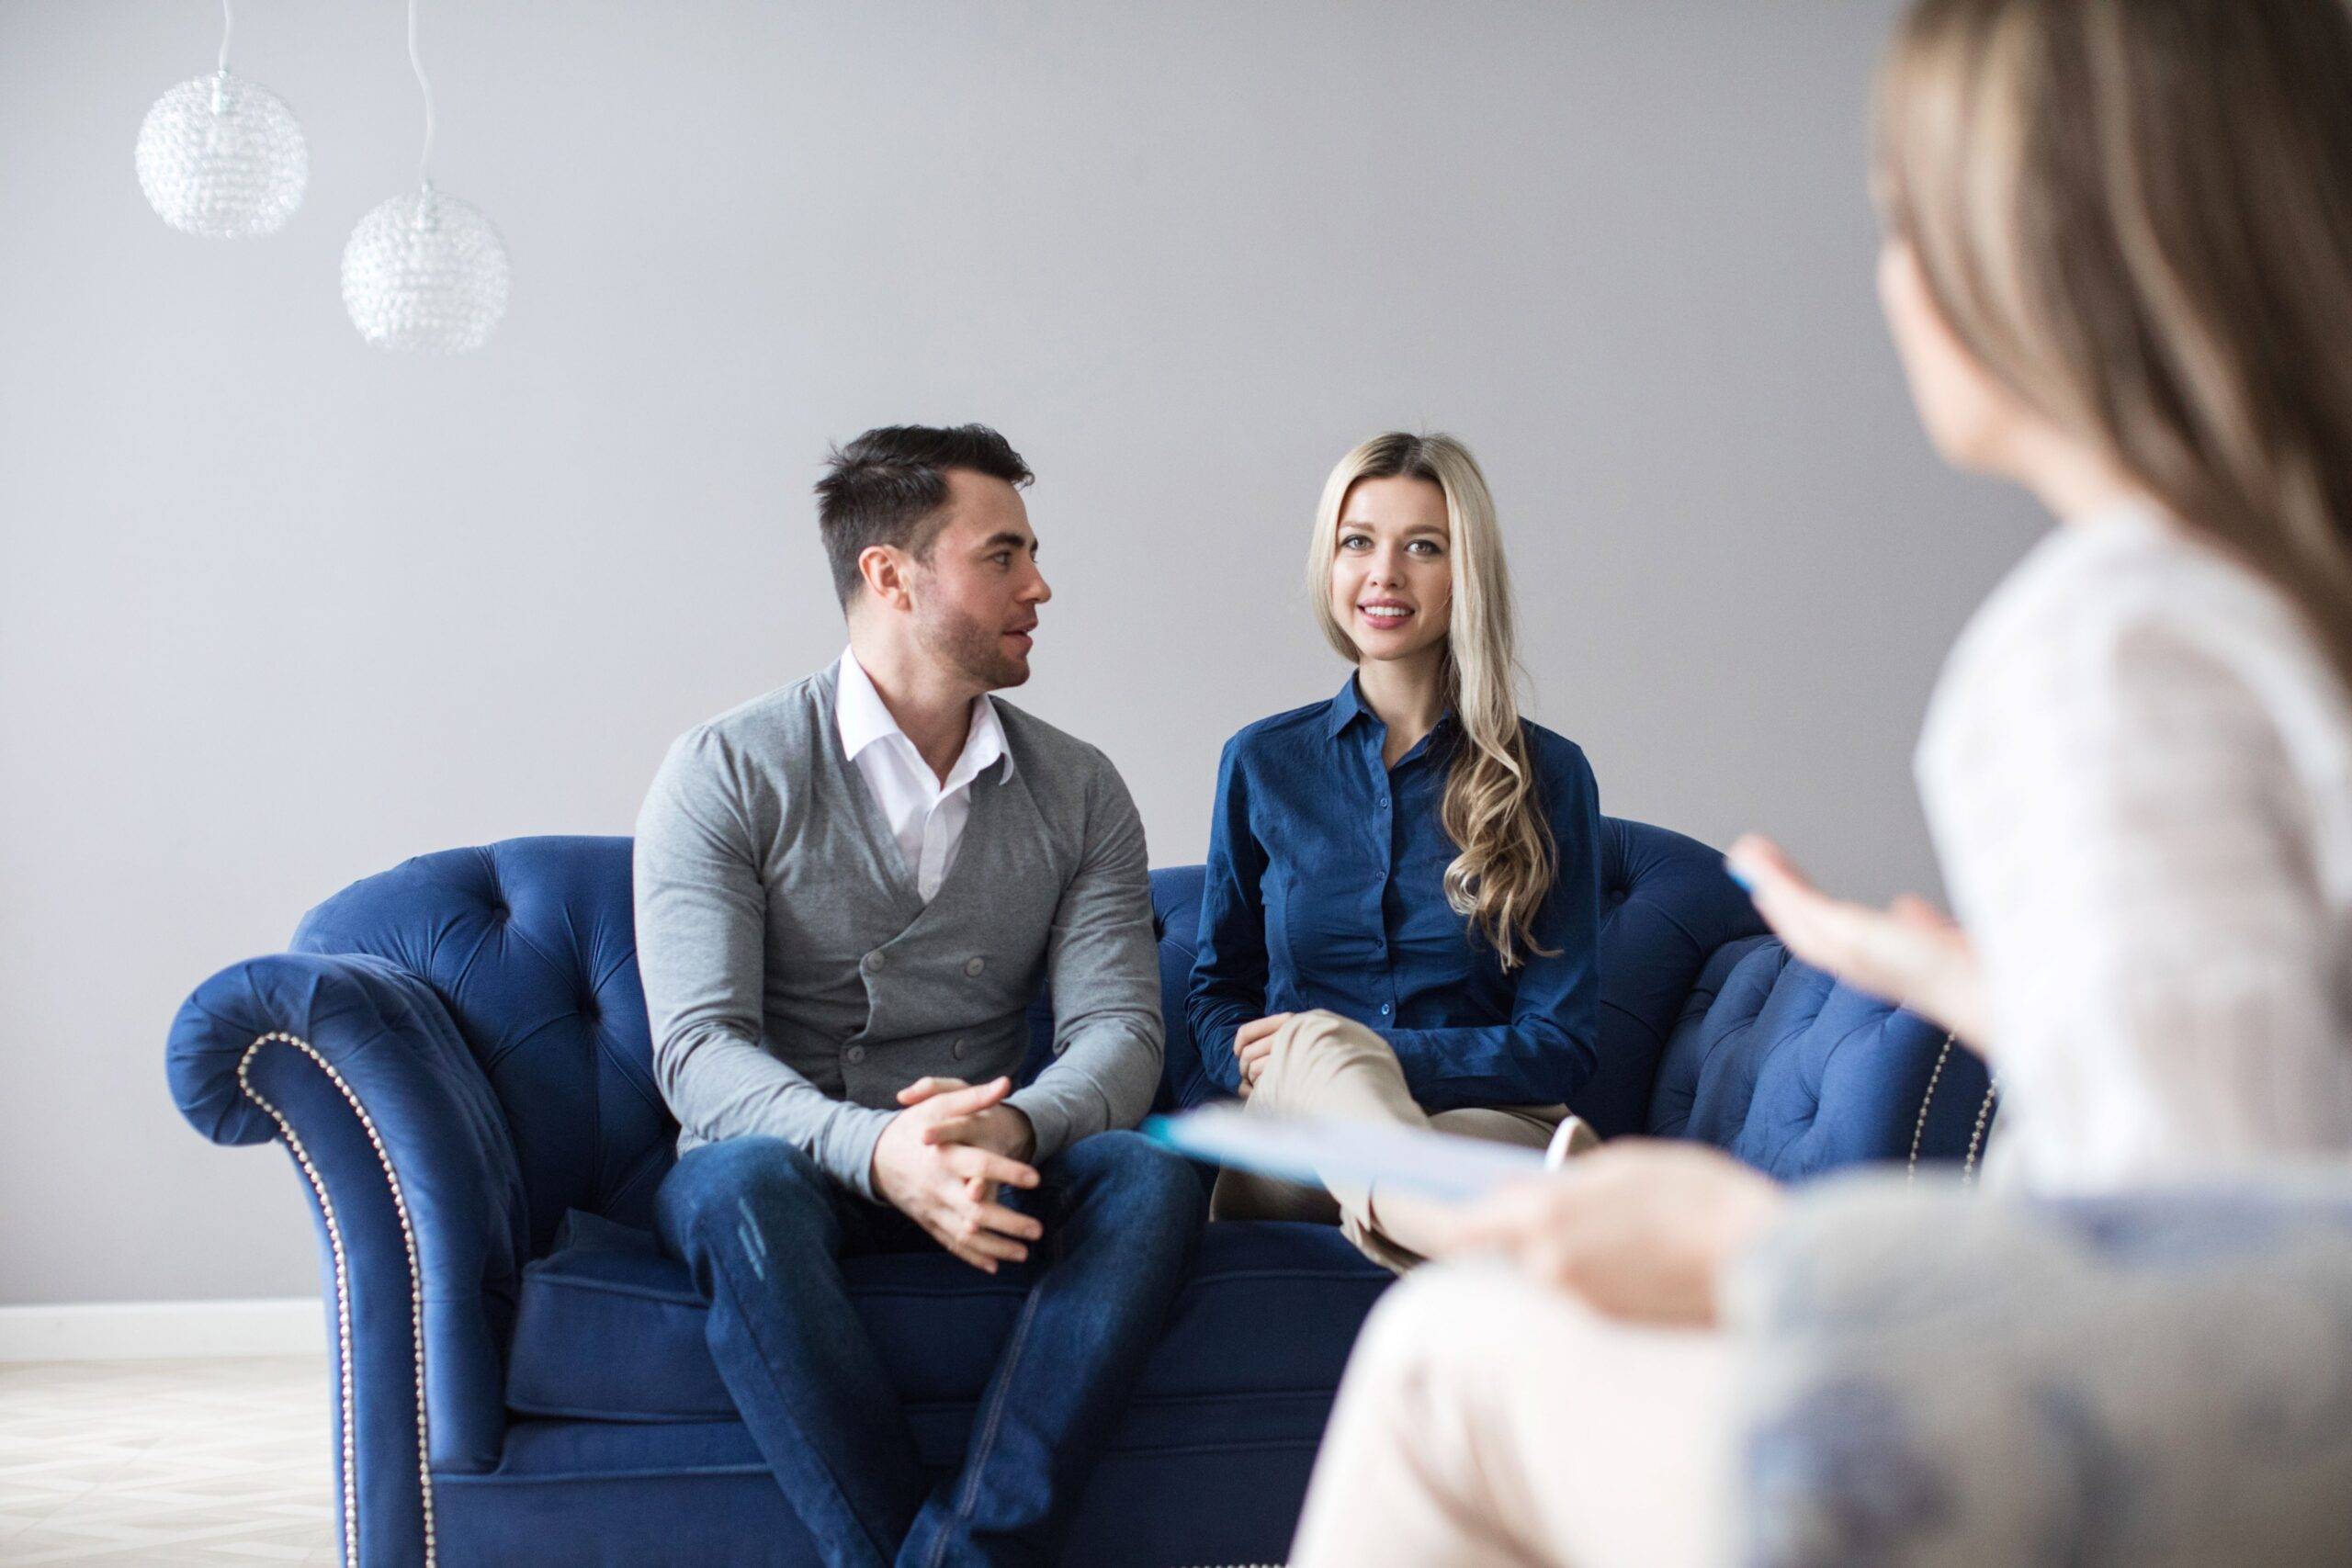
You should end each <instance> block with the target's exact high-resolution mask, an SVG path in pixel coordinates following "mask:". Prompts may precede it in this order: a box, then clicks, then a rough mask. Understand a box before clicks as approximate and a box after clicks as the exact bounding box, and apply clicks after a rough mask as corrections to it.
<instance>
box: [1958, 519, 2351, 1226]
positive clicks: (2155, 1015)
mask: <svg viewBox="0 0 2352 1568" xmlns="http://www.w3.org/2000/svg"><path fill="white" fill-rule="evenodd" d="M1918 764H1919V778H1920V785H1921V792H1922V795H1923V797H1924V799H1925V802H1926V805H1927V808H1928V821H1929V823H1930V825H1931V826H1932V828H1933V829H1934V830H1935V837H1936V844H1937V850H1938V853H1939V859H1940V860H1941V862H1942V863H1943V867H1944V873H1945V876H1946V878H1947V880H1948V882H1949V883H1950V886H1951V895H1952V900H1953V903H1954V905H1955V907H1956V908H1957V909H1958V912H1959V914H1960V917H1961V920H1962V924H1963V925H1965V926H1966V927H1967V928H1968V929H1969V931H1970V932H1971V933H1972V935H1973V937H1974V938H1975V942H1976V948H1977V953H1978V957H1979V959H1980V960H1981V962H1982V964H1983V966H1984V975H1985V993H1986V1001H1987V1003H1988V1005H1989V1008H1990V1021H1989V1023H1988V1026H1987V1027H1988V1029H1989V1030H1990V1032H1991V1035H1992V1038H1991V1039H1990V1040H1989V1041H1987V1042H1986V1055H1988V1056H1989V1057H1990V1058H1991V1061H1992V1064H1993V1066H1994V1068H1995V1070H1996V1072H1997V1073H1998V1074H1999V1075H2000V1079H2001V1086H2002V1103H2001V1107H2000V1114H1999V1117H1998V1119H1997V1120H1996V1122H1995V1123H1994V1129H1995V1130H1994V1145H1993V1147H1992V1149H1991V1151H1990V1153H1989V1154H1988V1156H1987V1167H1988V1171H1992V1172H1998V1173H1999V1174H2000V1175H2002V1176H2004V1177H2007V1178H2008V1179H2021V1180H2023V1181H2025V1182H2026V1183H2028V1184H2029V1185H2032V1186H2038V1187H2041V1188H2045V1189H2049V1188H2073V1189H2082V1188H2094V1187H2112V1186H2117V1185H2121V1184H2124V1183H2128V1182H2132V1181H2145V1180H2151V1179H2170V1178H2186V1177H2188V1175H2189V1174H2191V1173H2195V1172H2202V1171H2208V1170H2213V1169H2216V1168H2226V1167H2231V1166H2237V1165H2246V1164H2255V1163H2260V1162H2262V1161H2265V1160H2271V1159H2280V1158H2288V1157H2292V1156H2321V1157H2334V1158H2341V1157H2343V1156H2344V1155H2345V1154H2346V1153H2347V1152H2352V699H2348V698H2347V694H2346V690H2345V687H2344V685H2343V683H2342V682H2340V681H2339V680H2338V679H2337V677H2336V675H2335V671H2334V669H2333V667H2332V666H2330V664H2329V663H2328V661H2327V660H2326V659H2325V657H2324V655H2323V654H2322V653H2321V651H2320V649H2319V647H2318V645H2317V644H2316V643H2315V642H2314V641H2313V640H2312V637H2311V635H2310V634H2309V633H2308V632H2307V631H2305V630H2304V629H2303V627H2302V625H2301V621H2300V619H2299V616H2298V615H2297V613H2296V612H2295V611H2294V610H2293V608H2292V607H2291V606H2290V604H2288V602H2287V601H2286V600H2285V599H2284V598H2283V597H2282V596H2281V595H2280V594H2279V593H2278V591H2277V590H2276V589H2274V588H2272V587H2271V586H2270V585H2269V584H2268V583H2267V582H2266V581H2263V580H2262V579H2260V578H2257V577H2256V576H2255V575H2254V574H2253V573H2252V572H2251V571H2249V570H2246V569H2245V568H2244V567H2241V566H2238V565H2236V564H2234V563H2233V562H2232V561H2230V560H2229V559H2228V558H2225V557H2223V556H2222V555H2221V554H2219V553H2218V552H2216V551H2214V550H2211V549H2209V548H2207V547H2203V546H2201V545H2199V544H2197V543H2196V542H2194V541H2193V540H2192V539H2190V538H2189V537H2188V536H2186V535H2185V534H2184V533H2183V532H2182V531H2181V530H2180V529H2178V528H2177V526H2176V525H2173V524H2171V523H2170V522H2169V521H2168V520H2166V519H2165V518H2163V517H2161V516H2158V515H2156V514H2154V513H2149V512H2147V511H2144V510H2142V509H2138V508H2133V507H2124V508H2119V509H2118V510H2117V511H2115V512H2114V513H2111V514H2109V515H2103V516H2100V517H2098V518H2095V519H2089V520H2086V521H2083V522H2080V523H2075V524H2071V525H2066V526H2063V527H2060V528H2058V529H2057V530H2055V531H2054V532H2053V533H2052V534H2051V536H2049V537H2048V538H2046V539H2044V540H2043V541H2042V542H2041V544H2040V545H2038V546H2036V547H2035V548H2034V549H2033V551H2032V552H2031V553H2030V554H2029V555H2028V556H2027V557H2026V558H2025V559H2024V561H2023V562H2021V563H2020V564H2019V565H2018V568H2017V569H2016V570H2015V571H2013V572H2012V573H2011V574H2010V576H2009V578H2008V580H2007V581H2005V582H2004V583H2003V584H2002V585H2001V587H2000V588H1999V589H1997V590H1996V591H1995V592H1994V593H1993V595H1992V597H1991V598H1989V599H1988V600H1986V601H1985V605H1984V607H1983V608H1982V609H1980V610H1979V611H1978V612H1977V614H1976V617H1975V619H1974V621H1973V623H1972V624H1971V625H1970V626H1969V628H1968V630H1967V632H1966V633H1964V634H1963V635H1962V637H1961V639H1960V641H1959V643H1958V644H1957V645H1956V646H1955V647H1954V649H1953V650H1952V654H1951V661H1950V663H1949V664H1948V665H1947V666H1946V669H1945V673H1944V676H1943V679H1942V681H1941V682H1940V683H1939V685H1938V686H1937V688H1936V695H1935V701H1934V703H1933V704H1932V705H1931V707H1930V710H1929V716H1928V724H1927V729H1926V733H1925V735H1924V737H1923V739H1922V740H1921V744H1920V749H1919V756H1918Z"/></svg>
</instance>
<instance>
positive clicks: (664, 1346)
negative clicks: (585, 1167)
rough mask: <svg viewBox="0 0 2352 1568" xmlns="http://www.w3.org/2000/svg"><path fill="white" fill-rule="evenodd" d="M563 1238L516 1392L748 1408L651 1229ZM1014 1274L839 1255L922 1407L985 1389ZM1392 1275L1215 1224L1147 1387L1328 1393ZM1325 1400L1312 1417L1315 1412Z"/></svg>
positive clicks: (682, 1411)
mask: <svg viewBox="0 0 2352 1568" xmlns="http://www.w3.org/2000/svg"><path fill="white" fill-rule="evenodd" d="M558 1240H559V1245H558V1247H557V1249H556V1250H555V1251H553V1252H551V1253H550V1254H548V1256H547V1257H545V1258H540V1259H538V1260H537V1262H534V1263H532V1264H531V1265H529V1267H528V1268H526V1269H525V1270H524V1277H523V1289H522V1294H521V1298H520V1301H519V1303H518V1304H517V1308H516V1316H515V1338H514V1344H513V1349H512V1353H511V1354H510V1356H509V1358H508V1363H507V1378H506V1402H507V1404H508V1406H509V1407H510V1408H511V1409H513V1410H515V1411H516V1412H518V1413H520V1414H524V1415H529V1416H546V1417H571V1418H585V1419H594V1420H605V1421H711V1420H729V1421H731V1420H733V1419H734V1418H735V1405H734V1402H733V1401H732V1400H731V1399H729V1397H728V1393H727V1389H726V1385H725V1384H723V1383H722V1382H719V1378H718V1369H717V1368H716V1367H715V1366H714V1365H713V1364H712V1362H711V1359H710V1354H709V1351H708V1350H707V1348H705V1345H704V1342H703V1323H704V1316H705V1313H706V1308H705V1307H704V1304H703V1302H702V1298H701V1296H700V1294H699V1293H698V1292H696V1291H695V1285H694V1280H692V1279H691V1278H690V1277H689V1276H688V1275H687V1272H686V1269H685V1267H684V1265H683V1264H681V1263H678V1262H677V1261H675V1260H674V1259H673V1258H669V1257H667V1256H665V1255H664V1254H663V1253H662V1250H661V1248H660V1247H659V1246H658V1244H657V1243H656V1242H655V1240H654V1238H653V1236H652V1235H650V1234H649V1233H647V1232H645V1231H641V1230H638V1229H636V1228H634V1227H632V1226H627V1225H619V1224H613V1223H611V1222H610V1221H606V1220H602V1219H598V1218H596V1217H595V1216H593V1215H587V1214H573V1215H571V1216H569V1217H567V1219H566V1221H565V1223H564V1225H563V1228H562V1230H561V1232H560V1235H559V1238H558ZM1012 1272H1013V1271H1012V1270H1008V1271H1007V1274H1006V1275H1005V1276H1000V1277H997V1278H990V1277H989V1276H988V1275H985V1274H980V1273H978V1272H975V1271H974V1270H973V1269H970V1268H968V1267H967V1266H966V1265H964V1264H961V1263H958V1262H956V1260H955V1259H954V1258H950V1257H948V1256H947V1255H946V1254H944V1253H940V1252H910V1253H890V1254H883V1255H879V1256H876V1257H867V1258H851V1259H849V1260H847V1261H846V1262H845V1263H844V1264H843V1265H842V1273H843V1274H844V1275H845V1276H846V1277H847V1279H848V1281H849V1288H850V1297H851V1299H852V1300H853V1301H854V1303H856V1305H857V1309H858V1313H859V1315H860V1316H861V1317H863V1318H864V1319H865V1326H866V1330H867V1332H868V1333H869V1334H871V1335H872V1336H873V1338H874V1342H875V1345H876V1348H877V1349H878V1350H879V1351H880V1352H881V1357H882V1362H883V1365H884V1366H886V1367H887V1368H888V1369H889V1372H890V1377H891V1381H892V1382H893V1384H894V1385H895V1386H896V1388H897V1390H898V1393H899V1398H900V1399H901V1400H903V1401H905V1402H906V1403H907V1404H908V1405H909V1406H910V1407H919V1406H926V1405H959V1404H970V1403H973V1402H975V1401H977V1400H978V1398H979V1395H980V1392H981V1390H982V1388H983V1387H984V1386H985V1384H986V1383H987V1382H988V1377H989V1371H991V1370H992V1369H993V1368H994V1367H995V1365H996V1359H997V1352H998V1350H999V1348H1001V1346H1002V1345H1003V1343H1004V1339H1005V1337H1006V1335H1007V1334H1009V1333H1010V1332H1011V1331H1012V1321H1013V1318H1014V1317H1015V1316H1016V1315H1017V1314H1018V1313H1019V1311H1020V1307H1021V1299H1022V1286H1021V1284H1020V1283H1019V1281H1018V1280H1017V1279H1015V1278H1013V1277H1012ZM1388 1281H1389V1275H1388V1273H1387V1271H1386V1270H1385V1269H1381V1268H1379V1267H1378V1266H1377V1265H1374V1264H1372V1263H1369V1262H1367V1261H1366V1260H1365V1259H1364V1258H1362V1257H1361V1256H1359V1255H1358V1254H1357V1252H1356V1251H1355V1249H1354V1248H1353V1247H1350V1246H1349V1245H1348V1243H1347V1242H1346V1240H1345V1239H1344V1238H1342V1237H1341V1236H1340V1233H1339V1232H1338V1231H1336V1230H1333V1229H1330V1228H1329V1227H1325V1226H1319V1225H1299V1224H1217V1225H1211V1226H1209V1227H1208V1228H1207V1230H1206V1231H1205V1232H1204V1235H1203V1237H1202V1241H1201V1248H1200V1256H1199V1258H1198V1259H1197V1260H1196V1262H1195V1264H1194V1268H1193V1279H1192V1281H1191V1283H1190V1284H1188V1285H1187V1286H1186V1287H1185V1289H1184V1292H1183V1293H1182V1295H1181V1296H1180V1297H1179V1298H1178V1299H1177V1303H1176V1306H1175V1308H1174V1310H1173V1313H1172V1314H1171V1316H1170V1322H1169V1326H1168V1332H1167V1333H1166V1335H1165V1336H1163V1337H1162V1338H1161V1340H1160V1343H1159V1348H1157V1349H1156V1350H1155V1351H1154V1353H1153V1356H1152V1359H1151V1361H1150V1363H1149V1365H1148V1368H1147V1369H1146V1371H1145V1374H1144V1383H1143V1388H1142V1390H1141V1393H1142V1394H1143V1395H1148V1396H1149V1397H1151V1398H1154V1399H1159V1400H1167V1401H1171V1402H1186V1401H1202V1400H1216V1399H1221V1398H1224V1397H1227V1396H1242V1395H1246V1396H1266V1397H1268V1398H1269V1399H1270V1400H1272V1401H1273V1403H1274V1404H1276V1405H1279V1398H1278V1397H1277V1396H1283V1395H1289V1394H1296V1393H1306V1392H1313V1393H1317V1396H1318V1400H1328V1398H1329V1392H1330V1390H1331V1389H1332V1388H1334V1387H1336V1386H1337V1385H1338V1382H1339V1378H1340V1369H1341V1368H1342V1367H1343V1366H1344V1365H1345V1364H1346V1361H1347V1355H1348V1348H1349V1346H1350V1345H1351V1344H1352V1343H1353V1341H1354V1339H1355V1334H1356V1329H1357V1327H1358V1326H1359V1325H1361V1324H1362V1323H1363V1315H1364V1314H1365V1313H1367V1312H1369V1311H1370V1310H1371V1309H1372V1303H1373V1300H1374V1297H1375V1296H1377V1295H1378V1294H1379V1293H1380V1292H1381V1290H1382V1289H1383V1288H1384V1287H1385V1286H1386V1285H1387V1283H1388ZM1319 1409H1320V1405H1319V1404H1318V1405H1317V1411H1316V1412H1310V1413H1309V1414H1310V1415H1312V1416H1314V1418H1315V1419H1317V1420H1318V1421H1319V1419H1320V1415H1319Z"/></svg>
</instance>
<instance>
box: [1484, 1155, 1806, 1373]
mask: <svg viewBox="0 0 2352 1568" xmlns="http://www.w3.org/2000/svg"><path fill="white" fill-rule="evenodd" d="M1782 1201H1784V1200H1783V1198H1782V1195H1781V1189H1780V1187H1779V1186H1778V1185H1777V1184H1776V1183H1775V1182H1773V1180H1772V1179H1770V1177H1767V1176H1764V1175H1762V1174H1760V1173H1758V1172H1757V1171H1755V1170H1752V1169H1750V1168H1748V1167H1747V1166H1744V1165H1742V1164H1740V1163H1739V1162H1738V1161H1737V1160H1736V1159H1734V1158H1732V1157H1731V1156H1729V1155H1726V1154H1724V1153H1723V1152H1721V1151H1720V1150H1718V1149H1715V1148H1713V1147H1712V1146H1710V1145H1704V1144H1690V1143H1679V1142H1669V1141H1666V1140H1654V1139H1647V1138H1628V1139H1624V1140H1622V1141H1620V1142H1617V1143H1613V1144H1611V1145H1608V1146H1607V1147H1606V1148H1602V1149H1599V1150H1596V1151H1595V1152H1593V1153H1592V1154H1589V1155H1587V1156H1583V1157H1581V1158H1578V1159H1576V1160H1573V1161H1571V1162H1570V1163H1569V1164H1568V1165H1567V1167H1566V1168H1564V1169H1562V1170H1560V1171H1557V1172H1555V1173H1554V1174H1552V1175H1549V1176H1546V1177H1544V1178H1543V1179H1540V1180H1533V1181H1524V1182H1518V1183H1514V1184H1513V1185H1511V1186H1509V1187H1506V1188H1503V1189H1500V1190H1498V1191H1496V1192H1494V1193H1492V1194H1490V1195H1488V1196H1487V1197H1485V1198H1482V1199H1479V1200H1477V1201H1474V1202H1472V1203H1469V1204H1466V1205H1464V1207H1463V1208H1462V1209H1461V1210H1460V1212H1459V1213H1460V1220H1459V1223H1458V1224H1456V1225H1455V1226H1454V1228H1453V1234H1452V1238H1451V1242H1450V1244H1449V1245H1447V1246H1446V1247H1444V1248H1443V1250H1444V1251H1445V1252H1446V1253H1447V1254H1448V1255H1449V1256H1460V1255H1462V1254H1464V1253H1472V1252H1489V1251H1499V1252H1501V1253H1503V1254H1505V1255H1506V1256H1508V1257H1509V1258H1511V1259H1512V1260H1513V1261H1514V1262H1516V1263H1517V1264H1518V1265H1519V1266H1520V1268H1521V1269H1524V1270H1525V1271H1526V1272H1527V1273H1529V1274H1530V1275H1532V1276H1533V1277H1534V1278H1536V1279H1537V1280H1542V1281H1543V1282H1544V1283H1545V1284H1548V1285H1552V1286H1555V1287H1557V1288H1558V1289H1561V1290H1564V1291H1567V1292H1572V1293H1574V1294H1575V1295H1577V1296H1579V1297H1581V1298H1583V1300H1584V1301H1585V1302H1586V1303H1589V1305H1591V1306H1592V1307H1593V1308H1594V1309H1595V1310H1596V1311H1599V1312H1602V1313H1606V1314H1609V1315H1611V1316H1612V1317H1621V1318H1627V1319H1631V1320H1633V1321H1635V1322H1640V1323H1654V1324H1664V1325H1679V1326H1686V1327H1702V1326H1705V1325H1711V1324H1713V1322H1714V1321H1715V1287H1716V1281H1717V1280H1719V1279H1720V1278H1721V1277H1722V1275H1723V1272H1724V1268H1725V1266H1726V1265H1727V1264H1729V1262H1730V1261H1731V1260H1732V1259H1733V1258H1736V1257H1738V1256H1739V1255H1740V1254H1741V1253H1742V1252H1743V1251H1745V1250H1746V1249H1747V1247H1748V1246H1749V1245H1750V1244H1752V1243H1753V1242H1754V1241H1755V1240H1756V1239H1757V1238H1758V1236H1759V1235H1762V1234H1763V1232H1764V1230H1765V1228H1766V1227H1767V1226H1768V1225H1770V1224H1771V1222H1772V1219H1773V1217H1774V1216H1775V1215H1777V1214H1778V1213H1780V1209H1781V1203H1782Z"/></svg>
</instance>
